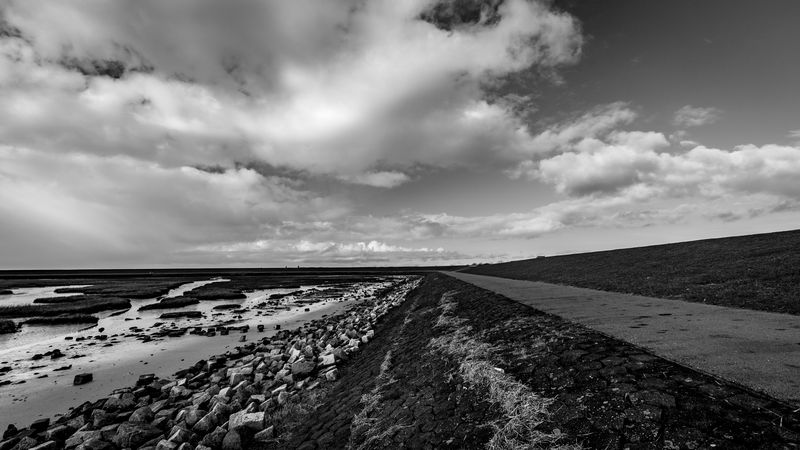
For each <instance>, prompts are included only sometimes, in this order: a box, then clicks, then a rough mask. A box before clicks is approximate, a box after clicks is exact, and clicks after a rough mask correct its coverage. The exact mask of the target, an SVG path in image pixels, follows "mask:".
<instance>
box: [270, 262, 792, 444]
mask: <svg viewBox="0 0 800 450" xmlns="http://www.w3.org/2000/svg"><path fill="white" fill-rule="evenodd" d="M341 373H342V378H341V379H340V380H339V381H337V382H336V383H334V384H332V385H330V386H329V387H328V390H327V391H326V392H325V395H324V396H315V397H314V398H313V401H312V402H310V403H308V404H306V405H305V406H304V407H302V408H300V409H302V410H303V414H300V415H299V416H298V417H294V418H293V419H292V421H291V423H290V424H289V425H288V428H291V429H292V430H293V431H292V436H291V438H290V439H289V440H287V441H285V442H284V443H283V445H285V447H283V448H301V449H313V448H320V449H322V448H326V449H327V448H350V449H381V448H453V449H456V448H490V449H522V448H547V449H573V448H667V449H679V448H714V447H716V448H726V449H730V448H734V449H735V448H742V449H745V448H747V449H749V448H792V445H797V444H798V443H800V420H798V414H797V413H795V412H793V409H792V408H791V407H789V406H787V405H784V404H781V403H779V402H777V401H775V400H773V399H771V398H768V397H765V396H763V395H760V394H757V393H753V392H751V391H748V390H746V389H745V388H742V387H740V386H737V385H733V384H731V383H726V382H724V381H721V380H718V379H715V378H712V377H710V376H707V375H704V374H701V373H698V372H696V371H693V370H690V369H687V368H685V367H683V366H679V365H677V364H674V363H672V362H669V361H666V360H664V359H661V358H658V357H656V356H653V355H651V354H649V353H647V352H646V351H644V350H642V349H640V348H638V347H636V346H634V345H632V344H628V343H625V342H622V341H619V340H616V339H612V338H609V337H607V336H605V335H602V334H600V333H597V332H594V331H592V330H589V329H586V328H584V327H581V326H579V325H576V324H573V323H570V322H567V321H564V320H562V319H560V318H557V317H555V316H551V315H547V314H544V313H541V312H538V311H536V310H534V309H531V308H528V307H526V306H523V305H520V304H518V303H515V302H513V301H510V300H508V299H506V298H504V297H501V296H499V295H496V294H493V293H490V292H488V291H485V290H482V289H480V288H477V287H474V286H472V285H469V284H466V283H463V282H461V281H458V280H455V279H453V278H450V277H447V276H445V275H439V274H437V275H430V276H428V277H427V278H426V280H425V281H424V283H423V284H422V285H421V286H420V287H419V288H417V290H416V291H414V292H413V293H412V294H411V295H410V296H409V299H408V300H407V301H406V303H405V304H404V305H402V306H401V307H399V308H397V309H396V310H394V311H393V312H392V313H391V314H390V317H388V318H387V320H386V321H385V322H384V323H383V324H382V326H381V328H380V330H379V334H378V335H377V337H376V340H375V341H373V342H371V343H370V345H368V346H367V347H365V349H364V350H363V351H362V352H360V353H359V354H358V355H357V356H356V357H355V358H354V359H353V360H352V361H350V362H348V364H347V366H345V367H344V368H343V371H342V372H341ZM272 448H279V447H272Z"/></svg>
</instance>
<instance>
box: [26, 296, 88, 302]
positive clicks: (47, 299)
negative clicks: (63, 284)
mask: <svg viewBox="0 0 800 450" xmlns="http://www.w3.org/2000/svg"><path fill="white" fill-rule="evenodd" d="M85 298H87V297H86V296H85V295H69V296H64V297H43V298H37V299H35V300H34V301H33V303H73V302H75V301H78V300H83V299H85Z"/></svg>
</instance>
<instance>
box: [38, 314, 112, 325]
mask: <svg viewBox="0 0 800 450" xmlns="http://www.w3.org/2000/svg"><path fill="white" fill-rule="evenodd" d="M97 321H98V318H97V317H95V316H92V315H89V314H68V315H65V316H52V317H31V318H30V319H26V320H24V321H23V322H22V324H24V325H68V324H73V323H78V324H80V323H97Z"/></svg>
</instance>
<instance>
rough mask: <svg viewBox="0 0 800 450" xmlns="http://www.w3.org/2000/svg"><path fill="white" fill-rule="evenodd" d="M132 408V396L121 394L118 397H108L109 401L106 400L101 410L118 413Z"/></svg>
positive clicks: (134, 403) (133, 402) (133, 400)
mask: <svg viewBox="0 0 800 450" xmlns="http://www.w3.org/2000/svg"><path fill="white" fill-rule="evenodd" d="M134 406H136V401H135V397H134V395H133V394H130V393H127V394H122V395H120V396H118V397H114V396H112V397H109V399H108V400H106V403H105V404H104V405H103V408H105V409H107V410H112V411H119V410H125V409H131V408H133V407H134Z"/></svg>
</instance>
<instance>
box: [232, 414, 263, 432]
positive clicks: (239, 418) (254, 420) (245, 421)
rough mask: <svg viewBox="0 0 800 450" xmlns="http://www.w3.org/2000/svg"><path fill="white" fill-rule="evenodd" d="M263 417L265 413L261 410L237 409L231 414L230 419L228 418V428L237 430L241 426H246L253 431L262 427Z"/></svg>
mask: <svg viewBox="0 0 800 450" xmlns="http://www.w3.org/2000/svg"><path fill="white" fill-rule="evenodd" d="M264 419H265V415H264V413H263V412H251V413H248V412H246V411H239V412H237V413H235V414H231V417H230V419H228V429H229V430H238V429H241V428H248V429H250V430H253V431H261V430H263V429H264Z"/></svg>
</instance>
